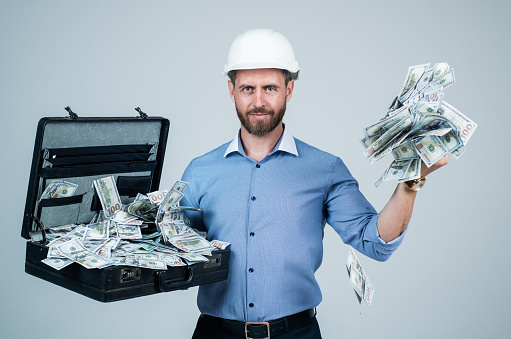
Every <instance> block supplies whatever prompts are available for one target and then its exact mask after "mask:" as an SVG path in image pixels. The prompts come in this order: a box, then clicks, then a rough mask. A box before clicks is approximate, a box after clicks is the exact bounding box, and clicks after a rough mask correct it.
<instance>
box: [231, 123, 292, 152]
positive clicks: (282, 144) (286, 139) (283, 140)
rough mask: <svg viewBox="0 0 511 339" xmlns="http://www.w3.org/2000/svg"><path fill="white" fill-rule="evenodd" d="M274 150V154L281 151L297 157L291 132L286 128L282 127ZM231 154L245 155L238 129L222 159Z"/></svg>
mask: <svg viewBox="0 0 511 339" xmlns="http://www.w3.org/2000/svg"><path fill="white" fill-rule="evenodd" d="M275 148H276V149H275V150H274V152H275V151H283V152H288V153H291V154H293V155H296V156H298V150H297V149H296V142H295V138H293V136H292V135H291V132H289V128H288V127H286V126H284V133H282V136H281V137H280V140H279V142H278V143H277V146H276V147H275ZM232 152H238V153H240V154H242V155H245V150H244V149H243V147H242V145H241V139H240V129H238V131H237V132H236V137H235V138H234V139H233V140H232V141H231V143H230V144H229V146H228V147H227V149H226V150H225V153H224V158H225V157H226V156H227V155H229V154H230V153H232Z"/></svg>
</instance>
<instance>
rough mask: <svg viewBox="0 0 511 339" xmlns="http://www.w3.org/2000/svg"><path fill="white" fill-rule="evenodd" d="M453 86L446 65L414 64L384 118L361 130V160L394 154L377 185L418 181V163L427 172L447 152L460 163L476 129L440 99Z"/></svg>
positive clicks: (375, 159) (451, 74) (450, 70)
mask: <svg viewBox="0 0 511 339" xmlns="http://www.w3.org/2000/svg"><path fill="white" fill-rule="evenodd" d="M454 83H455V78H454V70H453V69H452V68H451V67H450V66H449V65H448V64H447V63H446V62H441V63H436V64H435V65H434V66H433V67H430V64H429V63H428V64H423V65H416V66H411V67H409V68H408V74H407V75H406V78H405V81H404V83H403V86H402V88H401V90H400V91H399V95H398V96H396V98H394V100H393V101H392V103H391V105H390V107H389V109H388V112H387V114H386V115H385V116H384V117H383V118H382V119H381V120H380V121H378V122H377V123H375V124H373V125H371V126H369V127H366V128H364V130H363V132H364V138H363V139H362V140H360V142H361V144H362V145H363V146H364V148H365V150H364V155H365V156H366V158H368V159H370V161H371V163H374V162H375V161H377V160H380V159H381V158H383V157H384V156H386V155H387V154H389V153H392V156H393V157H394V161H393V162H392V163H391V164H390V166H389V168H388V169H387V170H386V171H385V172H384V173H383V174H382V176H381V177H380V178H379V179H378V181H376V183H375V186H376V187H378V186H379V185H380V184H381V183H382V182H383V181H386V180H397V181H398V182H404V181H408V180H413V179H417V178H420V177H421V173H420V167H421V166H420V164H421V160H422V161H423V162H424V163H425V164H426V166H428V167H430V166H431V165H433V164H434V163H435V162H437V161H438V160H439V159H440V158H442V157H443V156H445V155H447V154H449V153H451V154H453V156H454V157H455V158H456V159H458V158H459V157H460V156H461V155H462V154H463V153H464V152H465V151H466V145H467V142H468V140H469V139H470V138H471V137H472V135H473V134H474V131H475V129H476V127H477V124H476V123H475V122H474V121H472V120H471V119H469V118H468V117H467V116H466V115H464V114H463V113H461V112H460V111H459V110H457V109H456V108H455V107H454V106H452V105H450V104H449V103H447V102H445V101H444V100H443V98H444V94H445V93H444V90H445V89H446V88H447V87H450V86H452V85H453V84H454Z"/></svg>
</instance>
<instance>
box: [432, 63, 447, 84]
mask: <svg viewBox="0 0 511 339" xmlns="http://www.w3.org/2000/svg"><path fill="white" fill-rule="evenodd" d="M449 69H450V67H449V64H448V63H447V62H439V63H436V64H435V66H433V78H432V79H431V80H432V81H435V80H437V79H438V78H439V77H440V76H442V75H444V74H445V73H447V71H448V70H449Z"/></svg>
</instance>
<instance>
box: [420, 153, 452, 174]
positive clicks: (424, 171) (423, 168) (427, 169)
mask: <svg viewBox="0 0 511 339" xmlns="http://www.w3.org/2000/svg"><path fill="white" fill-rule="evenodd" d="M448 162H449V154H447V155H446V156H444V157H442V158H440V159H439V160H438V161H437V162H435V163H434V164H433V165H431V167H428V166H426V164H424V161H421V176H422V177H425V176H426V175H428V174H430V173H431V172H433V171H436V170H437V169H439V168H440V167H443V166H445V165H447V163H448Z"/></svg>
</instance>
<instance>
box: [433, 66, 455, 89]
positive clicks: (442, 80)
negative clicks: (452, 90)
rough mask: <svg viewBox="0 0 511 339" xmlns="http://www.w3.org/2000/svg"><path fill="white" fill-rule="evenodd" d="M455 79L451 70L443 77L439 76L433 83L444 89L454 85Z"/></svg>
mask: <svg viewBox="0 0 511 339" xmlns="http://www.w3.org/2000/svg"><path fill="white" fill-rule="evenodd" d="M454 82H455V79H454V71H453V70H452V69H451V70H449V71H448V72H447V73H445V74H444V75H441V76H440V77H439V78H438V79H437V80H435V83H438V85H440V86H442V87H443V88H444V89H446V88H447V87H449V86H451V85H454Z"/></svg>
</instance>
